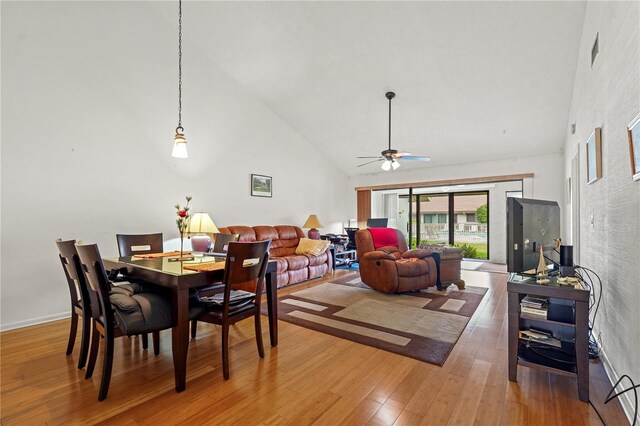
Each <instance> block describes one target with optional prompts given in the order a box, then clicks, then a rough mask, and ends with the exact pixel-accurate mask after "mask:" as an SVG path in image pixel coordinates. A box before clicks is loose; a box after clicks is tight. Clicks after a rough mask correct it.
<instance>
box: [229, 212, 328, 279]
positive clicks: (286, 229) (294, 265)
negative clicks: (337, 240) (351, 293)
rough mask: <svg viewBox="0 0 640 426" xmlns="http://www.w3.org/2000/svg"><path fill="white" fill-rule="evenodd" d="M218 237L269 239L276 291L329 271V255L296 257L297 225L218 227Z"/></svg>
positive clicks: (298, 230) (254, 239) (297, 255)
mask: <svg viewBox="0 0 640 426" xmlns="http://www.w3.org/2000/svg"><path fill="white" fill-rule="evenodd" d="M219 232H220V233H221V234H239V235H240V238H239V239H238V241H240V242H243V241H249V242H251V241H262V240H269V239H270V240H271V248H270V249H269V258H270V259H271V260H275V261H276V262H277V263H278V269H277V272H278V288H280V287H283V286H286V285H289V284H295V283H298V282H301V281H306V280H310V279H313V278H318V277H321V276H323V275H324V274H326V273H327V272H330V271H331V270H332V269H333V259H332V257H331V252H330V251H329V250H326V251H325V252H324V253H321V254H320V255H318V256H313V255H310V254H296V253H295V252H296V247H298V243H299V242H300V238H304V234H303V233H302V229H300V228H299V227H297V226H290V225H278V226H227V227H226V228H219Z"/></svg>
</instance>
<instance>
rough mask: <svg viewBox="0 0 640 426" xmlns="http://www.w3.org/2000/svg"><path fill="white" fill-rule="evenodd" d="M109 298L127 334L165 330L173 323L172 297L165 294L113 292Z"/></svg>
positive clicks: (116, 317)
mask: <svg viewBox="0 0 640 426" xmlns="http://www.w3.org/2000/svg"><path fill="white" fill-rule="evenodd" d="M109 300H110V301H111V305H112V306H113V308H114V315H115V319H116V323H117V324H118V327H119V328H120V329H121V330H122V332H123V333H124V334H126V335H133V334H140V333H148V332H151V331H156V330H164V329H167V328H171V327H172V325H173V321H172V318H171V299H170V298H168V297H164V296H163V295H160V294H155V293H140V294H134V295H132V296H129V295H127V294H124V293H112V294H110V295H109ZM190 316H191V315H190Z"/></svg>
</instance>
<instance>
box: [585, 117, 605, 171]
mask: <svg viewBox="0 0 640 426" xmlns="http://www.w3.org/2000/svg"><path fill="white" fill-rule="evenodd" d="M601 135H602V132H601V128H600V127H596V129H595V130H594V131H593V132H592V133H591V136H589V140H588V141H587V183H593V182H595V181H597V180H598V179H600V178H601V177H602V139H601V138H602V136H601Z"/></svg>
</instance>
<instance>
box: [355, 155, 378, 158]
mask: <svg viewBox="0 0 640 426" xmlns="http://www.w3.org/2000/svg"><path fill="white" fill-rule="evenodd" d="M356 158H382V157H380V156H379V155H376V156H375V157H356Z"/></svg>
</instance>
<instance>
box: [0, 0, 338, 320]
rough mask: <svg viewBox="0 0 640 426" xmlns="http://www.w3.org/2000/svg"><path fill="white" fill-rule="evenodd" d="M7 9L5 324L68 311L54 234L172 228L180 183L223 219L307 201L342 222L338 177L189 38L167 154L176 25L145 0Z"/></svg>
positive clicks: (279, 212) (266, 216) (266, 213)
mask: <svg viewBox="0 0 640 426" xmlns="http://www.w3.org/2000/svg"><path fill="white" fill-rule="evenodd" d="M1 7H2V124H3V126H2V161H1V166H2V210H1V214H2V257H1V261H2V265H1V280H2V281H1V287H0V288H1V293H2V295H1V299H2V301H1V309H2V312H1V317H0V326H1V327H2V329H7V328H11V327H16V326H21V325H26V324H31V323H35V322H38V321H44V320H48V319H52V318H58V317H60V316H64V315H65V314H66V313H68V311H69V306H68V304H69V296H68V291H67V289H66V284H65V282H64V276H63V272H62V269H61V266H60V263H59V260H58V258H57V251H56V248H55V245H54V240H55V239H56V238H58V237H64V238H77V239H82V240H84V241H85V242H97V243H98V244H99V245H100V248H101V251H102V253H103V255H105V256H108V255H115V254H116V253H117V247H116V244H115V234H116V233H117V232H121V233H144V232H157V231H161V232H163V233H164V234H165V238H167V239H170V238H175V237H176V236H177V235H178V232H177V230H176V228H175V213H174V208H173V205H174V204H175V203H177V202H183V201H184V197H185V196H186V195H192V196H193V207H194V210H195V211H207V212H209V213H210V214H211V216H212V218H213V219H214V221H215V222H216V224H217V225H218V226H225V225H242V224H244V225H258V224H273V225H275V224H296V225H299V226H300V225H302V223H304V220H305V219H306V218H307V216H308V215H309V214H310V213H317V214H318V215H319V217H320V218H321V220H322V221H323V222H324V224H325V226H326V228H325V229H323V231H333V232H341V230H342V222H344V221H345V220H346V218H348V215H347V210H346V209H345V208H344V205H345V200H346V197H347V189H346V188H347V186H346V183H347V179H346V176H344V175H343V174H342V173H341V172H339V171H338V169H337V168H335V167H333V166H332V165H331V161H330V160H329V159H328V158H326V157H323V156H322V155H321V154H320V152H319V151H318V150H316V149H315V148H314V147H312V146H311V145H310V144H309V143H308V141H306V140H305V139H304V138H302V137H301V136H300V135H299V134H298V133H297V132H295V131H294V130H293V129H291V128H290V127H289V126H287V124H286V123H284V122H283V121H282V120H281V119H280V118H279V117H277V116H276V115H275V114H273V113H272V112H271V111H270V110H269V109H268V108H266V107H265V106H264V105H263V104H262V103H260V102H259V101H258V100H256V99H255V98H254V97H252V96H251V94H249V93H248V92H247V91H246V90H245V89H244V88H243V87H242V86H240V85H239V84H238V83H237V82H236V81H234V80H233V79H232V78H230V76H229V75H227V74H225V73H224V72H223V71H221V69H220V68H219V67H218V66H217V65H216V64H215V63H214V62H212V61H211V60H210V59H209V58H207V57H206V56H204V55H203V54H202V53H201V52H200V51H198V50H197V48H195V47H194V46H192V45H190V44H186V45H184V56H183V80H184V82H183V125H184V127H185V129H186V136H187V140H188V141H189V155H190V157H189V159H188V160H175V159H172V158H171V157H170V153H171V148H172V138H173V131H174V129H175V127H176V124H177V31H176V28H175V23H173V25H172V24H169V23H166V22H164V21H163V20H162V19H161V18H160V17H159V16H158V15H157V13H156V12H155V11H154V9H153V8H152V7H150V6H149V5H147V4H146V3H145V2H16V3H10V2H2V6H1ZM187 13H188V12H187V11H186V10H185V15H186V14H187ZM185 30H186V28H185ZM251 173H258V174H264V175H269V176H272V177H273V198H257V197H251V196H250V193H249V182H250V174H251Z"/></svg>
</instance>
